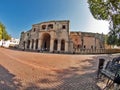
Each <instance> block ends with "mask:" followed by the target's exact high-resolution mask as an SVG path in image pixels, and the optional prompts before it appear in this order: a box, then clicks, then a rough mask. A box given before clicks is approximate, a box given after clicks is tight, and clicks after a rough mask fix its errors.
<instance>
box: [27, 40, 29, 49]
mask: <svg viewBox="0 0 120 90" xmlns="http://www.w3.org/2000/svg"><path fill="white" fill-rule="evenodd" d="M27 48H28V49H29V48H30V40H28V42H27Z"/></svg>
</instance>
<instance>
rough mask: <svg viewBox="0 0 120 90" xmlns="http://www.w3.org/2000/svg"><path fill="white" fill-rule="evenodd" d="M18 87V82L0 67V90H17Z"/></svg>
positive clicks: (19, 84) (19, 85)
mask: <svg viewBox="0 0 120 90" xmlns="http://www.w3.org/2000/svg"><path fill="white" fill-rule="evenodd" d="M20 87H21V83H20V80H17V79H15V75H13V74H11V73H10V72H9V71H8V70H7V69H5V68H4V67H3V66H2V65H0V90H19V88H20Z"/></svg>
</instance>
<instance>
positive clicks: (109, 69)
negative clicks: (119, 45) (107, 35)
mask: <svg viewBox="0 0 120 90" xmlns="http://www.w3.org/2000/svg"><path fill="white" fill-rule="evenodd" d="M97 76H98V78H101V77H102V76H104V77H105V78H106V79H108V80H107V83H106V86H105V87H104V89H103V90H106V88H110V87H111V86H114V84H115V83H116V84H117V85H119V84H120V57H116V58H113V59H112V60H110V61H107V63H106V64H105V60H104V59H99V65H98V75H97Z"/></svg>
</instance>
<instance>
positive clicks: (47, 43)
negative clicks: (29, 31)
mask: <svg viewBox="0 0 120 90" xmlns="http://www.w3.org/2000/svg"><path fill="white" fill-rule="evenodd" d="M42 38H43V41H42V49H43V50H45V51H49V50H50V38H51V37H50V34H48V33H44V34H43V37H42Z"/></svg>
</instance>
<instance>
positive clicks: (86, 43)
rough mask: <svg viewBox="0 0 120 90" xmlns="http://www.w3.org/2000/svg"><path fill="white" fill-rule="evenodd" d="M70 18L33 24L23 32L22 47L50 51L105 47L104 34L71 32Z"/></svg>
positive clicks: (72, 50)
mask: <svg viewBox="0 0 120 90" xmlns="http://www.w3.org/2000/svg"><path fill="white" fill-rule="evenodd" d="M69 23H70V22H69V20H62V21H48V22H42V23H38V24H34V25H32V29H31V30H29V31H27V32H22V33H21V38H20V44H19V48H20V49H25V50H46V51H49V52H70V53H72V52H74V51H75V50H77V49H100V48H104V43H103V37H102V34H98V33H86V32H70V31H69Z"/></svg>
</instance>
